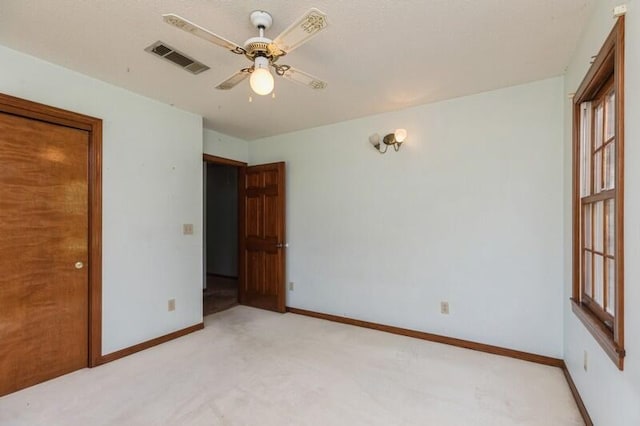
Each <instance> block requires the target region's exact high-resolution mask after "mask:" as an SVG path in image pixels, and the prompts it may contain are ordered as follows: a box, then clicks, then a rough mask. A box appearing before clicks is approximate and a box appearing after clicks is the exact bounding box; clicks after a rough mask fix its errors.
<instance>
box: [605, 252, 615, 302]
mask: <svg viewBox="0 0 640 426" xmlns="http://www.w3.org/2000/svg"><path fill="white" fill-rule="evenodd" d="M615 280H616V262H615V260H613V259H607V312H609V313H610V314H611V315H615V314H616V302H615V300H616V285H615V284H616V281H615Z"/></svg>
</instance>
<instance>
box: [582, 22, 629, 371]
mask: <svg viewBox="0 0 640 426" xmlns="http://www.w3.org/2000/svg"><path fill="white" fill-rule="evenodd" d="M623 71H624V16H623V17H620V18H618V22H617V23H616V25H615V26H614V28H613V31H612V32H611V34H610V35H609V37H608V38H607V40H606V41H605V44H604V46H603V47H602V49H600V52H599V53H598V55H597V56H596V58H595V60H594V62H593V64H592V66H591V68H590V69H589V71H588V72H587V75H586V77H585V78H584V80H583V81H582V84H580V87H579V89H578V92H577V93H576V95H575V97H574V104H573V107H574V109H573V114H574V119H573V141H574V142H573V298H572V306H573V312H574V313H575V314H576V315H577V316H578V318H580V320H581V321H582V322H583V323H584V325H585V326H586V327H587V329H588V330H589V331H590V332H591V334H592V335H593V336H594V338H595V339H596V340H597V341H598V343H600V345H601V346H602V348H603V349H604V350H605V352H606V353H607V354H608V355H609V357H610V358H611V359H612V360H613V361H614V362H615V364H616V365H617V366H618V368H619V369H621V370H622V369H623V359H624V355H625V352H624V333H623V331H624V288H623V272H624V269H623V233H622V227H623V184H624V181H623V166H624V162H623V158H624V157H623V155H624V154H623V153H624V145H623V142H624V104H623V100H624V90H623V89H624V75H623Z"/></svg>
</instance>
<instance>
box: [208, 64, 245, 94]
mask: <svg viewBox="0 0 640 426" xmlns="http://www.w3.org/2000/svg"><path fill="white" fill-rule="evenodd" d="M249 74H251V72H250V71H249V68H243V69H241V70H240V71H238V72H237V73H235V74H234V75H232V76H231V77H229V78H227V79H226V80H225V81H223V82H222V83H220V84H218V85H217V86H216V89H218V90H229V89H233V88H234V87H236V86H237V85H238V84H239V83H241V82H242V81H243V80H244V79H245V78H247V77H249Z"/></svg>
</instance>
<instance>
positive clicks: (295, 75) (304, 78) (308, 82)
mask: <svg viewBox="0 0 640 426" xmlns="http://www.w3.org/2000/svg"><path fill="white" fill-rule="evenodd" d="M283 77H285V78H288V79H289V80H291V81H294V82H296V83H299V84H302V85H304V86H307V87H311V88H312V89H324V88H325V87H327V82H326V81H322V80H320V79H319V78H317V77H314V76H312V75H311V74H308V73H306V72H304V71H300V70H299V69H296V68H289V69H288V70H286V71H285V72H284V74H283Z"/></svg>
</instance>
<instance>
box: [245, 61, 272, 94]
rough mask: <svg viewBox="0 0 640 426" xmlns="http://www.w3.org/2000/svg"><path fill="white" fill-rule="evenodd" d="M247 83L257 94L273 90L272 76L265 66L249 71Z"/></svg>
mask: <svg viewBox="0 0 640 426" xmlns="http://www.w3.org/2000/svg"><path fill="white" fill-rule="evenodd" d="M249 85H250V86H251V89H252V90H253V91H254V92H255V93H256V94H257V95H261V96H264V95H268V94H269V93H271V92H272V91H273V85H274V81H273V76H272V75H271V73H270V72H269V71H268V70H267V69H265V68H257V69H256V70H255V71H254V72H252V73H251V77H250V78H249Z"/></svg>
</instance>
